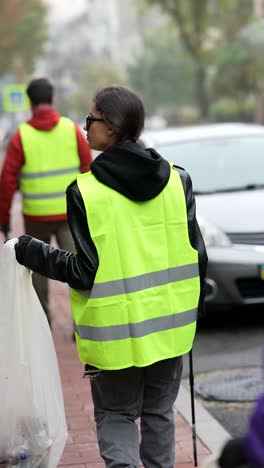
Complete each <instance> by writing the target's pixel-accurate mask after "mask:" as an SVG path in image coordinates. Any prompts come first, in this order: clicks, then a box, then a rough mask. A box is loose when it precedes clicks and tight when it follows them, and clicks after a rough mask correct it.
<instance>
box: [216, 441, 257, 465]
mask: <svg viewBox="0 0 264 468" xmlns="http://www.w3.org/2000/svg"><path fill="white" fill-rule="evenodd" d="M241 446H242V439H232V440H229V441H228V442H227V443H226V444H225V446H224V448H223V449H222V452H221V455H220V457H219V461H218V463H219V465H220V466H221V467H222V468H236V467H245V468H246V467H250V466H251V465H250V464H249V462H248V460H246V459H245V456H244V454H243V451H242V448H241Z"/></svg>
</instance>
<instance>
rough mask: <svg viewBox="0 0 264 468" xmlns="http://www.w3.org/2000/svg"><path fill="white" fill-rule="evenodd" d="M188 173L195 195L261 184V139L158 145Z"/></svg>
mask: <svg viewBox="0 0 264 468" xmlns="http://www.w3.org/2000/svg"><path fill="white" fill-rule="evenodd" d="M157 150H158V151H159V152H160V154H161V155H162V156H163V157H164V158H165V159H167V160H168V161H171V162H173V163H175V164H177V165H179V166H182V167H184V168H185V169H186V171H187V172H188V173H189V174H190V176H191V178H192V181H193V187H194V190H195V191H196V192H207V191H218V190H219V191H221V190H230V189H231V190H232V189H239V188H243V187H247V186H251V187H252V186H261V185H262V186H263V185H264V137H262V136H250V137H232V138H231V137H223V138H217V139H210V140H200V141H198V140H197V141H186V142H177V143H173V144H162V145H159V147H158V148H157Z"/></svg>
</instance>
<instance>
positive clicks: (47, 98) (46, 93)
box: [27, 78, 53, 106]
mask: <svg viewBox="0 0 264 468" xmlns="http://www.w3.org/2000/svg"><path fill="white" fill-rule="evenodd" d="M27 95H28V97H29V99H30V101H31V102H32V103H33V104H34V105H35V106H37V105H38V104H44V103H45V104H51V103H52V98H53V85H52V84H51V82H50V81H49V80H48V79H47V78H35V79H34V80H31V81H30V83H29V84H28V87H27Z"/></svg>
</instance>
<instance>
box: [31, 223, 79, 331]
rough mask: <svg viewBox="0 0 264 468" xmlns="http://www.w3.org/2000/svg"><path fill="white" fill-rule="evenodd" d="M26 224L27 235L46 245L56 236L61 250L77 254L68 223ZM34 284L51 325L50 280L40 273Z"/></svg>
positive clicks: (36, 275) (34, 274)
mask: <svg viewBox="0 0 264 468" xmlns="http://www.w3.org/2000/svg"><path fill="white" fill-rule="evenodd" d="M24 222H25V232H26V234H27V235H29V236H32V237H35V238H36V239H40V240H42V241H43V242H46V244H50V242H51V237H52V236H54V238H55V240H56V242H57V244H58V246H59V248H60V249H62V250H67V251H69V252H73V253H74V252H75V246H74V242H73V238H72V235H71V232H70V229H69V225H68V222H67V221H55V222H45V221H32V220H29V219H24ZM32 282H33V286H34V288H35V290H36V293H37V295H38V298H39V300H40V303H41V305H42V307H43V309H44V312H45V314H46V316H47V319H48V321H49V323H51V314H50V309H49V300H48V298H49V291H48V278H46V277H45V276H42V275H39V274H38V273H33V275H32Z"/></svg>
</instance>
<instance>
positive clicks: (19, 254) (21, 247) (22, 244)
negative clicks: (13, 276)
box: [15, 236, 32, 265]
mask: <svg viewBox="0 0 264 468" xmlns="http://www.w3.org/2000/svg"><path fill="white" fill-rule="evenodd" d="M31 239H32V237H31V236H20V237H19V238H18V242H17V244H15V252H16V259H17V261H18V263H20V265H24V259H25V255H26V250H27V247H28V244H29V242H30V241H31Z"/></svg>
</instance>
